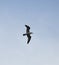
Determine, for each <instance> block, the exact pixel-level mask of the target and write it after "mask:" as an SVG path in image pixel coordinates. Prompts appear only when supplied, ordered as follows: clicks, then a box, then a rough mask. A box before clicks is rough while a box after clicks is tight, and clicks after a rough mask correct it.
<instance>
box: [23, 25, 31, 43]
mask: <svg viewBox="0 0 59 65" xmlns="http://www.w3.org/2000/svg"><path fill="white" fill-rule="evenodd" d="M25 27H26V28H27V29H26V33H25V34H23V36H26V35H27V38H28V41H27V44H28V43H29V42H30V40H31V36H30V34H32V32H30V27H29V26H28V25H25Z"/></svg>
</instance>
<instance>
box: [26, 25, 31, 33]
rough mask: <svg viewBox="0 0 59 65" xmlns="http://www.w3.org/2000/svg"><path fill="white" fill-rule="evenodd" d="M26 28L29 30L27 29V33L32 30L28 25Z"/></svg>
mask: <svg viewBox="0 0 59 65" xmlns="http://www.w3.org/2000/svg"><path fill="white" fill-rule="evenodd" d="M25 27H26V28H27V29H26V32H27V33H28V32H29V30H30V27H29V26H28V25H25Z"/></svg>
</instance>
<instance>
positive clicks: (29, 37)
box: [27, 34, 31, 44]
mask: <svg viewBox="0 0 59 65" xmlns="http://www.w3.org/2000/svg"><path fill="white" fill-rule="evenodd" d="M27 37H28V41H27V44H28V43H29V42H30V40H31V36H30V35H29V34H28V35H27Z"/></svg>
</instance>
